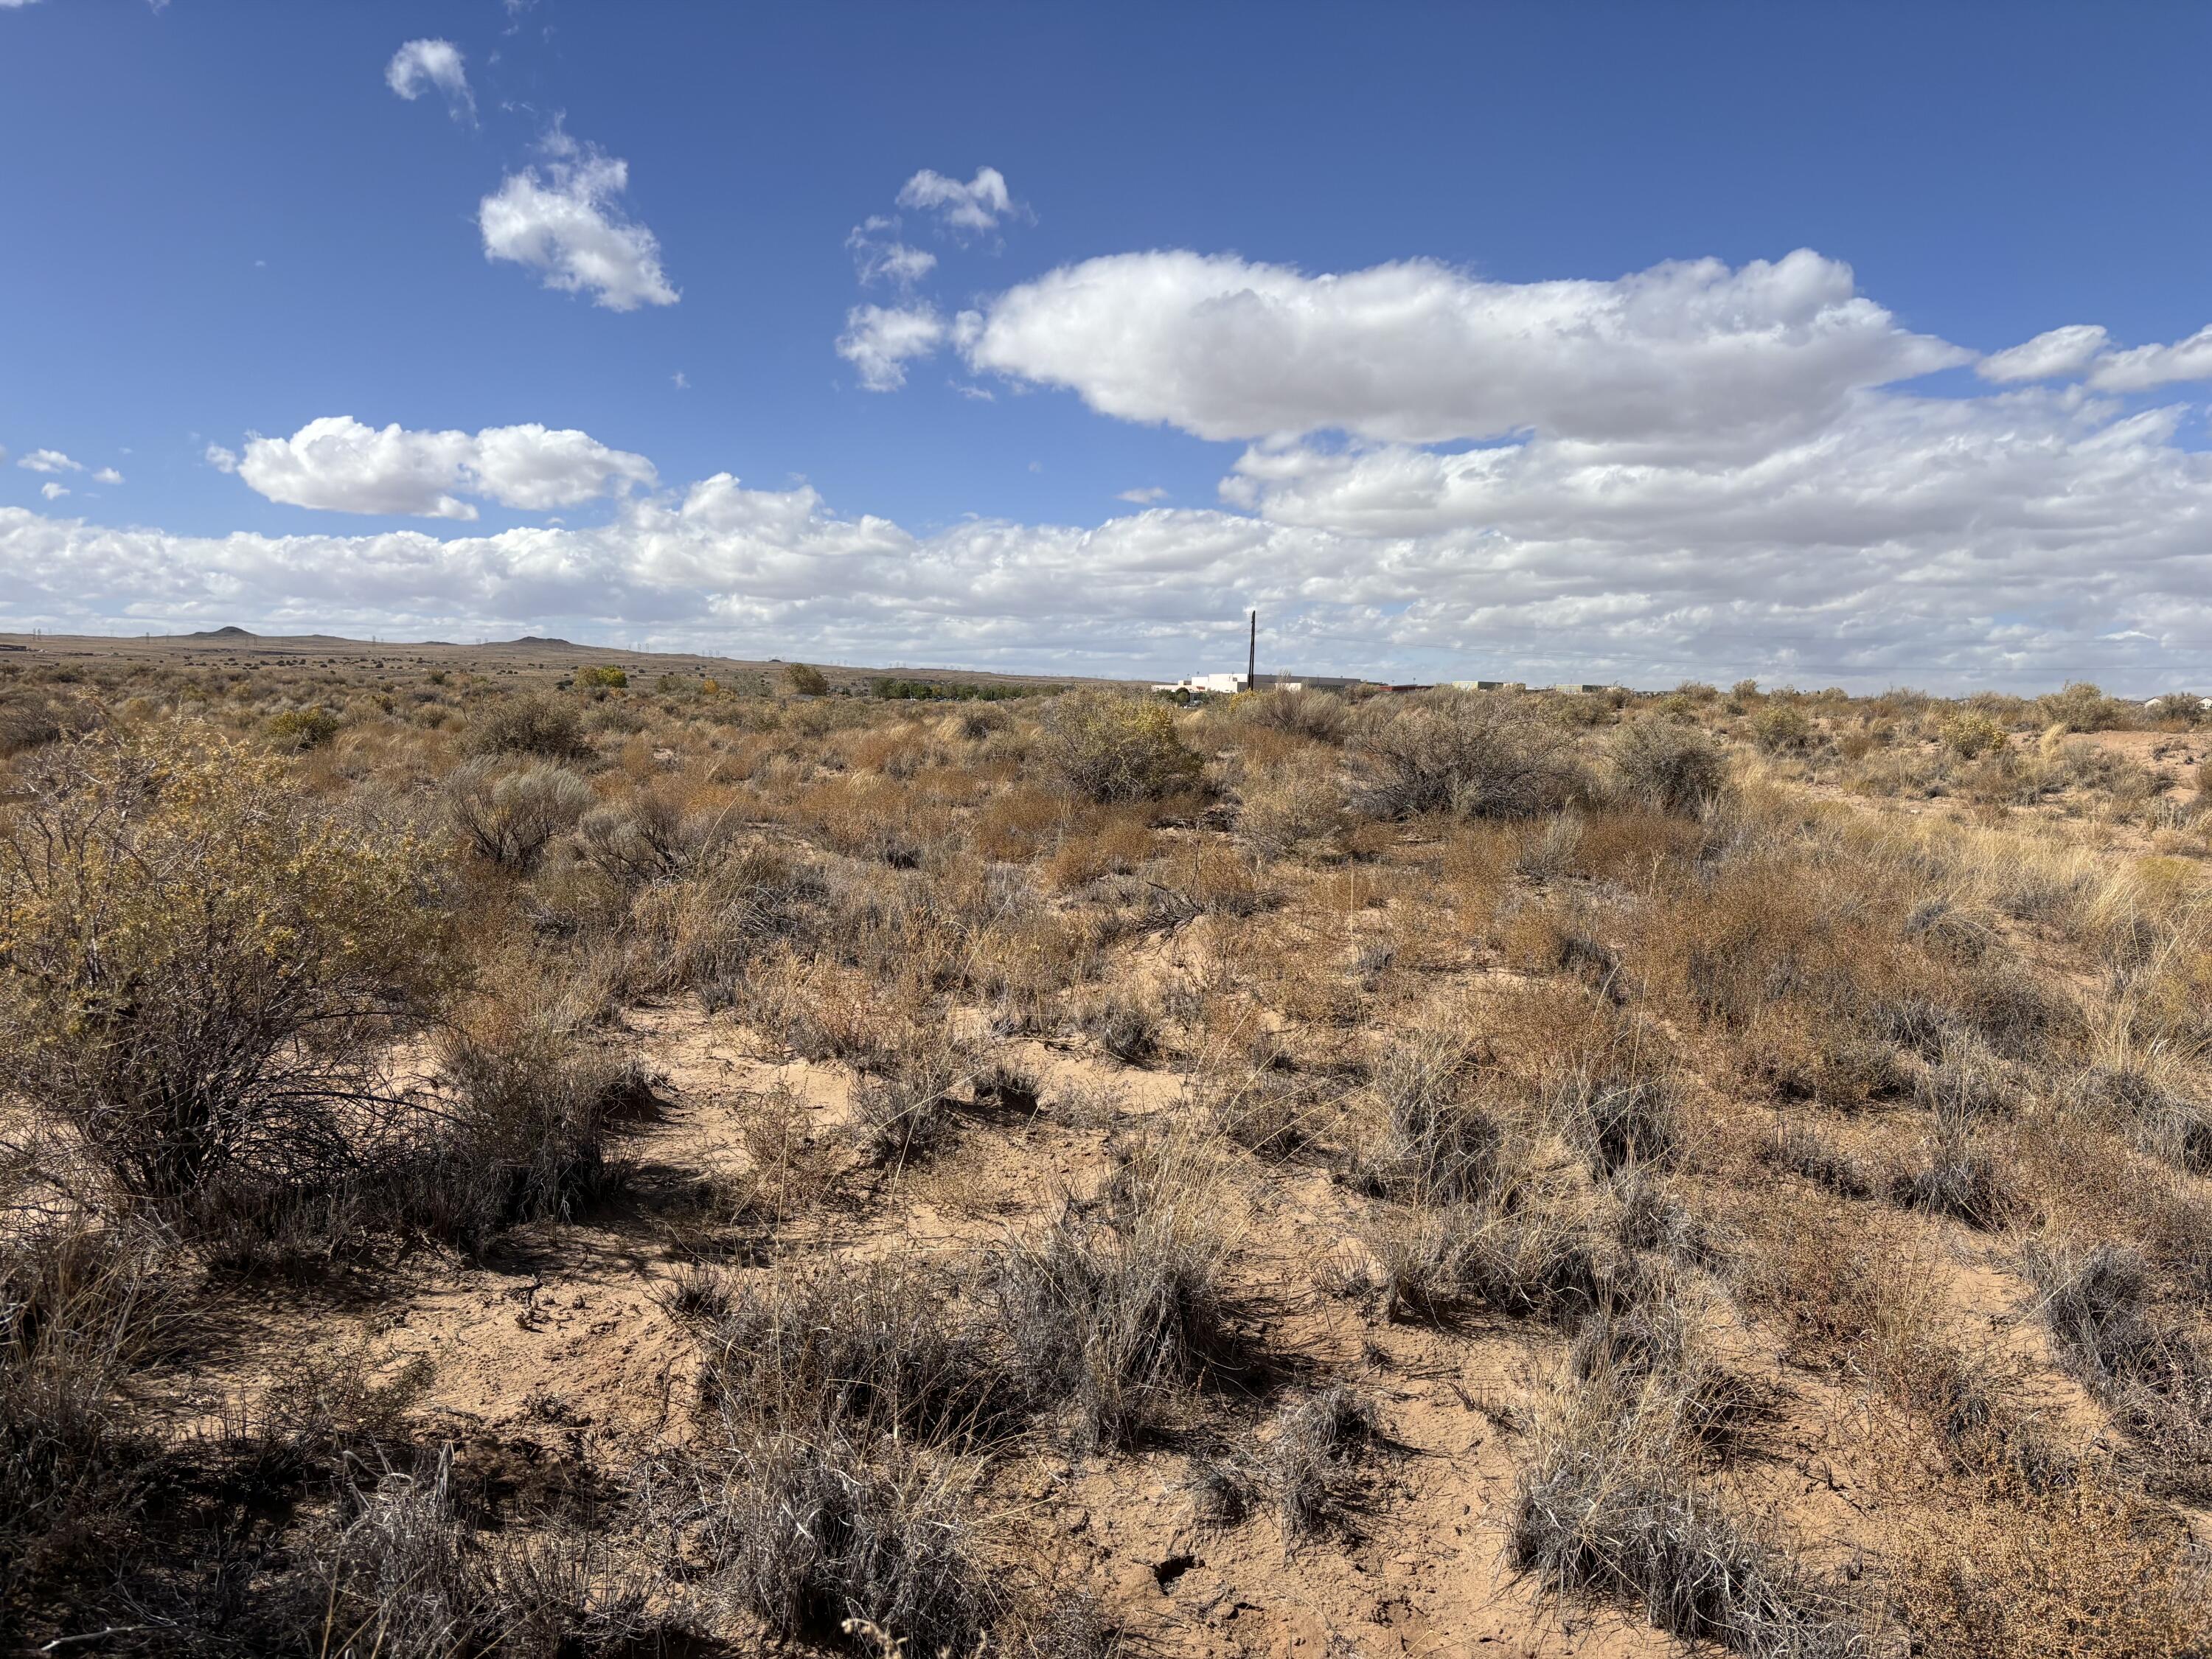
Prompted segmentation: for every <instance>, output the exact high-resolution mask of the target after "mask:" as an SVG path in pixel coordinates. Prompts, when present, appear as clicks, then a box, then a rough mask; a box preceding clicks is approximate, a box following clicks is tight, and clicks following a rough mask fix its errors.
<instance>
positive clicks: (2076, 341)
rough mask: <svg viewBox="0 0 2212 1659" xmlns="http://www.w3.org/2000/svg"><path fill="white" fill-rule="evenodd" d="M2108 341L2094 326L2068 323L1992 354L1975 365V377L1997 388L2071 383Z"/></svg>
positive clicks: (2102, 331) (2104, 333) (2094, 359)
mask: <svg viewBox="0 0 2212 1659" xmlns="http://www.w3.org/2000/svg"><path fill="white" fill-rule="evenodd" d="M2109 338H2110V336H2108V335H2107V334H2106V332H2105V331H2104V330H2103V329H2102V328H2100V327H2099V326H2098V325H2096V324H2094V323H2069V324H2068V325H2066V326H2065V327H2063V328H2054V329H2051V330H2049V331H2047V332H2045V333H2042V334H2039V335H2037V336H2036V337H2034V338H2033V340H2028V341H2025V342H2023V343H2021V344H2019V345H2016V346H2012V347H2008V349H2005V350H2003V351H1992V352H1991V353H1990V355H1989V356H1986V357H1984V358H1983V359H1982V361H1981V362H1978V363H1977V364H1975V365H1974V373H1976V374H1978V375H1980V376H1981V377H1982V378H1983V379H1984V380H1996V381H1997V382H1999V383H2000V384H2002V383H2005V382H2009V381H2020V380H2073V379H2075V377H2076V376H2078V375H2079V374H2081V373H2082V371H2084V370H2085V369H2087V368H2088V367H2089V365H2090V364H2091V363H2092V362H2095V361H2096V358H2097V356H2098V354H2099V353H2100V352H2101V351H2103V350H2104V349H2105V343H2106V340H2107V339H2109Z"/></svg>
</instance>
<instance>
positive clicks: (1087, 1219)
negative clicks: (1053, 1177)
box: [983, 1138, 1252, 1449]
mask: <svg viewBox="0 0 2212 1659" xmlns="http://www.w3.org/2000/svg"><path fill="white" fill-rule="evenodd" d="M1216 1182H1217V1177H1216V1176H1215V1173H1214V1170H1213V1169H1212V1164H1211V1161H1210V1160H1208V1159H1206V1158H1204V1157H1202V1156H1201V1155H1200V1153H1199V1152H1197V1150H1196V1149H1195V1148H1194V1146H1192V1145H1191V1143H1190V1142H1189V1141H1188V1139H1180V1138H1178V1139H1168V1140H1164V1141H1161V1142H1158V1143H1153V1144H1152V1145H1149V1146H1146V1147H1145V1148H1142V1149H1140V1151H1139V1155H1138V1156H1137V1157H1136V1158H1133V1160H1132V1161H1131V1162H1129V1163H1128V1164H1124V1165H1123V1166H1122V1168H1121V1170H1119V1171H1118V1172H1117V1175H1116V1177H1115V1182H1113V1183H1112V1184H1111V1185H1110V1186H1109V1190H1108V1192H1107V1193H1106V1194H1104V1195H1103V1198H1102V1200H1101V1201H1100V1202H1099V1203H1098V1204H1097V1206H1094V1207H1091V1208H1088V1209H1079V1208H1077V1207H1076V1206H1073V1205H1070V1206H1065V1207H1063V1208H1062V1210H1061V1211H1060V1213H1059V1214H1058V1215H1057V1216H1055V1217H1054V1218H1053V1219H1052V1220H1051V1221H1049V1222H1048V1223H1047V1224H1046V1225H1045V1227H1044V1228H1043V1229H1042V1231H1040V1232H1038V1233H1036V1234H1035V1235H1032V1236H1030V1237H1027V1238H1017V1239H1014V1240H1012V1241H1010V1242H1009V1243H1007V1244H1006V1245H1005V1246H1003V1247H1002V1248H1001V1249H1000V1250H999V1251H998V1252H997V1253H996V1255H995V1256H994V1259H993V1260H992V1261H991V1262H990V1263H989V1265H988V1267H987V1271H986V1273H985V1275H984V1280H983V1282H984V1286H985V1290H986V1293H987V1295H988V1297H990V1299H991V1301H992V1304H993V1305H994V1308H995V1309H996V1311H997V1315H998V1321H999V1324H1000V1328H1001V1329H1002V1330H1003V1332H1004V1333H1005V1336H1006V1346H1007V1358H1008V1364H1009V1366H1010V1368H1011V1369H1012V1373H1013V1376H1014V1378H1015V1381H1016V1383H1017V1385H1018V1387H1020V1388H1021V1389H1023V1390H1024V1393H1025V1394H1026V1395H1028V1396H1029V1397H1030V1398H1031V1399H1033V1400H1036V1401H1040V1402H1046V1403H1050V1404H1054V1405H1058V1406H1060V1407H1064V1408H1065V1409H1066V1413H1067V1415H1068V1418H1069V1422H1070V1434H1071V1437H1072V1439H1073V1442H1074V1443H1076V1444H1077V1445H1078V1446H1079V1447H1082V1448H1085V1449H1090V1448H1096V1447H1114V1448H1126V1447H1128V1446H1132V1445H1134V1444H1136V1443H1139V1442H1140V1441H1141V1440H1142V1439H1143V1438H1144V1437H1146V1434H1148V1433H1149V1432H1151V1431H1152V1430H1153V1429H1155V1428H1156V1427H1158V1425H1160V1424H1161V1423H1162V1422H1164V1420H1165V1419H1166V1418H1167V1416H1168V1415H1169V1414H1170V1413H1171V1412H1172V1411H1173V1410H1174V1409H1175V1408H1176V1406H1177V1404H1178V1403H1179V1402H1180V1401H1182V1399H1183V1398H1184V1397H1185V1396H1187V1395H1188V1394H1189V1393H1191V1392H1192V1391H1193V1390H1194V1389H1199V1388H1201V1387H1203V1386H1205V1385H1206V1384H1208V1383H1215V1382H1220V1381H1225V1380H1232V1379H1234V1378H1236V1377H1238V1376H1242V1375H1243V1374H1244V1373H1245V1372H1247V1371H1248V1370H1249V1369H1250V1366H1251V1364H1252V1357H1251V1355H1250V1353H1249V1344H1248V1342H1247V1341H1246V1340H1245V1338H1244V1336H1243V1332H1242V1331H1241V1329H1240V1328H1239V1326H1238V1323H1237V1319H1236V1315H1235V1310H1234V1307H1233V1304H1232V1302H1231V1297H1230V1294H1229V1291H1228V1289H1227V1286H1226V1285H1225V1283H1224V1279H1223V1264H1224V1261H1225V1257H1226V1255H1227V1249H1228V1244H1227V1240H1226V1237H1225V1232H1224V1228H1223V1222H1222V1218H1221V1215H1220V1212H1219V1204H1218V1197H1217V1195H1216Z"/></svg>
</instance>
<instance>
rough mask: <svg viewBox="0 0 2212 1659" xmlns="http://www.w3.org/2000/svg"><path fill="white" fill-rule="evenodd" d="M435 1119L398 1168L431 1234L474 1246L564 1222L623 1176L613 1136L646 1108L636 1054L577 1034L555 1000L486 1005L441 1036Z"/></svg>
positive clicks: (648, 1101)
mask: <svg viewBox="0 0 2212 1659" xmlns="http://www.w3.org/2000/svg"><path fill="white" fill-rule="evenodd" d="M438 1060H439V1066H440V1071H441V1078H440V1087H439V1091H438V1094H437V1097H436V1103H435V1107H434V1108H433V1112H434V1114H435V1127H434V1128H433V1129H432V1130H431V1131H430V1133H429V1134H428V1137H427V1139H426V1141H425V1143H424V1144H423V1146H422V1147H421V1148H420V1150H419V1151H417V1152H416V1153H415V1155H414V1159H413V1161H412V1162H411V1164H410V1168H409V1169H408V1170H407V1173H406V1175H405V1176H404V1177H403V1181H404V1187H405V1189H406V1194H407V1196H406V1200H405V1202H406V1205H407V1208H408V1210H409V1212H410V1213H411V1214H412V1215H413V1216H414V1217H415V1218H416V1219H417V1221H418V1222H419V1223H420V1224H421V1225H424V1226H426V1227H427V1228H428V1230H429V1231H431V1232H432V1233H433V1234H434V1235H435V1236H436V1237H441V1238H443V1239H446V1240H448V1241H449V1242H451V1243H455V1244H458V1245H460V1246H462V1247H463V1248H465V1249H471V1250H476V1249H482V1248H483V1245H484V1243H486V1242H487V1241H488V1240H489V1238H490V1237H492V1236H493V1235H494V1234H495V1233H496V1232H498V1231H500V1230H501V1229H503V1228H507V1227H512V1226H515V1225H520V1224H522V1223H525V1222H532V1221H543V1220H548V1219H563V1220H565V1219H567V1218H568V1217H569V1216H570V1215H571V1214H573V1213H574V1212H575V1211H577V1210H578V1209H579V1208H580V1207H581V1206H585V1205H587V1204H591V1203H594V1202H598V1201H600V1200H604V1199H605V1198H606V1197H607V1196H608V1195H610V1194H612V1193H613V1192H615V1191H617V1189H619V1188H620V1187H621V1186H622V1185H623V1182H624V1181H625V1180H626V1178H627V1173H628V1172H627V1170H625V1168H624V1166H623V1163H622V1161H621V1159H620V1158H618V1157H617V1156H616V1154H615V1151H614V1146H613V1143H614V1140H615V1138H616V1136H617V1133H619V1131H620V1129H621V1127H622V1126H623V1124H624V1122H625V1121H629V1122H632V1123H634V1122H635V1121H638V1120H639V1119H640V1118H641V1117H644V1116H647V1115H650V1114H651V1113H652V1112H653V1110H654V1109H655V1106H654V1102H653V1089H652V1084H651V1082H650V1080H649V1079H647V1078H646V1077H645V1076H644V1075H643V1073H641V1071H640V1070H639V1068H638V1067H637V1066H636V1065H635V1062H631V1061H626V1060H623V1059H622V1058H620V1057H619V1056H617V1055H616V1054H611V1053H610V1052H608V1051H607V1050H606V1049H605V1048H602V1047H600V1046H599V1045H598V1044H595V1043H593V1042H590V1041H589V1040H587V1039H586V1038H585V1037H583V1036H580V1034H578V1033H577V1032H576V1031H575V1030H573V1029H572V1028H571V1027H570V1026H568V1024H567V1023H566V1022H565V1020H564V1019H563V1018H562V1012H561V1011H560V1009H559V1007H558V1006H557V1005H553V1004H550V1003H548V1002H546V1001H543V1000H539V1001H535V1002H529V1003H525V1004H524V1005H523V1006H519V1007H518V1006H514V1005H513V1004H501V1005H494V1006H492V1007H490V1008H489V1009H487V1010H485V1011H483V1012H482V1013H481V1014H480V1015H479V1016H478V1017H477V1019H476V1020H475V1022H474V1024H473V1026H472V1027H471V1026H468V1025H456V1026H454V1027H453V1028H450V1029H449V1030H448V1031H447V1034H446V1035H445V1036H444V1037H443V1038H442V1039H441V1042H440V1044H439V1051H438Z"/></svg>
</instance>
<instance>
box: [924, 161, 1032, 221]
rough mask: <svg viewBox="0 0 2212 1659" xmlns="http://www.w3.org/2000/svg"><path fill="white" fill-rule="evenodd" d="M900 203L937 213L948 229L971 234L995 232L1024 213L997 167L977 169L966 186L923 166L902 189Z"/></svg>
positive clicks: (926, 211)
mask: <svg viewBox="0 0 2212 1659" xmlns="http://www.w3.org/2000/svg"><path fill="white" fill-rule="evenodd" d="M898 204H899V205H900V206H901V207H902V208H911V209H914V210H916V211H918V212H922V213H934V214H936V215H937V216H939V219H940V220H941V221H942V222H944V224H945V227H946V228H948V229H951V230H953V231H956V232H959V233H961V234H971V235H972V234H980V233H981V232H983V231H987V230H994V229H996V228H998V223H999V221H1000V220H1001V219H1003V218H1006V216H1008V215H1010V214H1015V213H1018V212H1019V211H1020V207H1019V205H1018V204H1017V203H1016V202H1015V200H1014V198H1013V196H1012V193H1011V192H1010V191H1008V190H1007V189H1006V175H1005V174H1004V173H1000V171H999V170H998V168H996V167H977V168H976V169H975V177H974V178H973V179H969V181H968V182H967V183H966V184H964V185H963V184H962V183H961V182H960V181H959V180H958V179H948V178H946V177H945V175H944V174H943V173H937V172H933V171H932V170H931V169H930V168H928V167H924V168H922V170H921V172H919V173H915V175H914V177H913V178H911V179H908V180H907V181H906V183H905V184H903V185H900V186H899V193H898Z"/></svg>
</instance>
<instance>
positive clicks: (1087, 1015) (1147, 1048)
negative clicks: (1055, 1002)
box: [1078, 991, 1161, 1066]
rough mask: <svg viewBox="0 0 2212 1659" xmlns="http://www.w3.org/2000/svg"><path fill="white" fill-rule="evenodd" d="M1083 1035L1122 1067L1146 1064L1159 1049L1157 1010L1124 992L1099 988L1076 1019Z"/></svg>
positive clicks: (1159, 1025)
mask: <svg viewBox="0 0 2212 1659" xmlns="http://www.w3.org/2000/svg"><path fill="white" fill-rule="evenodd" d="M1078 1024H1079V1028H1080V1029H1081V1030H1082V1032H1083V1034H1084V1035H1085V1036H1087V1037H1089V1038H1091V1041H1092V1042H1096V1043H1097V1045H1098V1046H1099V1047H1100V1048H1103V1049H1104V1050H1105V1051H1106V1052H1107V1053H1108V1054H1110V1055H1112V1056H1113V1057H1114V1058H1115V1060H1120V1061H1121V1063H1122V1064H1123V1065H1124V1066H1148V1065H1150V1064H1151V1063H1152V1061H1153V1060H1156V1059H1157V1058H1158V1055H1159V1052H1160V1036H1161V1019H1160V1012H1159V1009H1158V1007H1157V1006H1154V1005H1153V1004H1152V1002H1151V1001H1149V1000H1146V999H1144V998H1141V997H1137V996H1132V995H1129V994H1126V993H1121V992H1113V991H1102V992H1100V993H1099V994H1097V995H1096V996H1094V997H1093V998H1091V1001H1090V1005H1089V1006H1087V1007H1086V1008H1085V1010H1084V1011H1083V1012H1082V1014H1081V1016H1080V1017H1079V1020H1078Z"/></svg>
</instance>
